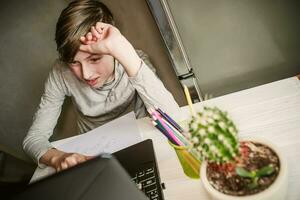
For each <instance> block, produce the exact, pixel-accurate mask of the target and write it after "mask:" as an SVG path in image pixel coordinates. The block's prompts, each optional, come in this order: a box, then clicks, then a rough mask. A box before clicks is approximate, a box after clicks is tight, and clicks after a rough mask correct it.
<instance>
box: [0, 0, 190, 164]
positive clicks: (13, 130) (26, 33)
mask: <svg viewBox="0 0 300 200" xmlns="http://www.w3.org/2000/svg"><path fill="white" fill-rule="evenodd" d="M69 2H70V1H69V0H51V1H49V0H26V1H21V0H11V1H6V2H4V1H2V2H1V4H0V27H1V37H0V43H1V49H0V66H1V73H0V81H1V83H0V96H1V98H0V106H1V112H0V150H3V149H5V150H6V151H9V152H11V153H13V154H16V155H18V156H21V157H22V158H24V159H26V158H27V157H26V156H25V154H24V153H23V151H22V140H23V138H24V136H25V135H26V133H27V130H28V129H29V127H30V125H31V123H32V117H33V114H34V112H35V111H36V108H37V106H38V104H39V101H40V96H41V94H42V92H43V88H44V81H45V79H46V78H47V74H48V72H49V70H50V69H51V66H52V63H53V61H54V60H55V58H56V57H57V53H56V45H55V41H54V32H55V24H56V21H57V19H58V17H59V14H60V12H61V11H62V9H63V8H64V7H65V6H66V5H67V4H68V3H69ZM104 2H105V3H107V5H108V7H109V8H110V9H111V10H112V12H113V13H114V15H115V18H116V21H117V24H118V25H119V26H120V29H121V31H122V32H123V33H124V34H125V36H126V37H128V39H129V40H130V42H132V43H133V45H134V46H135V47H136V48H140V49H143V50H144V51H145V52H146V53H148V54H149V56H150V58H151V61H152V62H153V63H154V65H155V67H156V68H157V72H158V75H159V77H160V78H161V79H162V80H163V82H164V83H165V85H166V87H167V88H168V89H169V90H170V91H171V92H172V93H173V95H174V96H175V99H176V100H177V102H178V103H179V104H180V105H184V104H185V99H184V95H183V92H182V90H181V88H180V84H179V82H178V80H177V79H176V77H175V72H174V71H173V69H172V66H171V64H170V62H169V60H168V56H167V54H166V51H165V49H164V48H165V47H164V45H163V42H162V40H161V37H160V34H159V31H158V29H157V27H156V24H155V22H154V20H153V18H152V16H151V13H150V11H149V10H148V7H147V3H146V1H144V0H127V1H119V0H108V1H104ZM75 128H76V127H75V118H74V111H73V108H72V107H71V106H70V101H69V100H67V103H66V104H65V105H64V109H63V113H62V115H61V118H60V119H59V124H58V126H57V128H56V132H57V133H58V134H57V135H56V136H55V137H54V138H55V139H57V138H63V137H67V136H71V135H73V134H74V133H75V132H76V131H75ZM27 159H28V158H27Z"/></svg>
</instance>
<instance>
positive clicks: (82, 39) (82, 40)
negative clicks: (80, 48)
mask: <svg viewBox="0 0 300 200" xmlns="http://www.w3.org/2000/svg"><path fill="white" fill-rule="evenodd" d="M80 42H82V43H84V44H85V43H86V38H85V36H81V37H80Z"/></svg>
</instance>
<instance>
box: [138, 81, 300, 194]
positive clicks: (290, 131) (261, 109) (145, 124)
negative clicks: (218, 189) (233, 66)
mask: <svg viewBox="0 0 300 200" xmlns="http://www.w3.org/2000/svg"><path fill="white" fill-rule="evenodd" d="M203 105H210V106H218V107H220V108H221V109H224V110H227V111H228V112H229V115H230V116H231V117H232V118H233V120H234V121H235V122H236V125H237V127H238V129H239V131H240V133H239V134H240V136H249V135H252V136H254V135H255V136H260V137H265V138H267V139H269V140H271V141H272V142H273V143H275V144H276V145H277V146H278V147H279V148H280V149H281V150H282V151H283V153H284V154H285V155H286V156H287V160H288V167H289V188H288V196H287V199H288V200H297V199H300V190H299V188H300V166H299V165H300V81H299V80H298V79H297V78H296V77H293V78H289V79H284V80H281V81H277V82H273V83H270V84H266V85H262V86H259V87H255V88H251V89H248V90H244V91H240V92H236V93H232V94H229V95H225V96H222V97H219V98H215V99H211V100H208V101H204V102H201V103H197V104H195V108H196V110H197V108H200V107H202V106H203ZM182 115H183V116H182V117H183V118H187V117H188V116H189V111H188V107H183V108H182ZM139 128H140V131H141V132H142V133H143V134H144V137H145V138H152V139H153V141H154V147H155V150H156V153H157V159H158V163H159V170H160V174H161V178H162V181H163V182H165V184H166V190H165V191H164V194H165V198H166V200H183V199H184V200H197V199H199V200H200V199H209V197H208V196H207V194H206V192H205V191H204V189H203V188H202V186H201V182H200V180H192V179H189V178H187V177H186V176H185V175H184V174H183V172H182V170H181V166H180V163H179V161H178V160H177V157H176V153H175V151H174V150H173V149H172V148H171V147H170V145H169V144H168V143H167V142H166V140H165V138H164V137H163V136H162V134H160V133H159V132H158V131H157V130H155V129H154V128H153V127H152V126H151V124H150V123H149V119H143V120H140V121H139ZM297 164H298V165H297Z"/></svg>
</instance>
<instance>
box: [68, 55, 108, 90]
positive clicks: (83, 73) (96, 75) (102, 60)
mask: <svg viewBox="0 0 300 200" xmlns="http://www.w3.org/2000/svg"><path fill="white" fill-rule="evenodd" d="M69 67H70V69H71V71H72V72H73V73H74V75H75V76H76V77H77V78H78V79H80V80H82V81H83V82H85V83H86V84H88V85H89V86H91V87H93V88H99V87H101V86H103V84H104V83H106V82H108V81H110V80H113V78H114V58H113V57H112V56H110V55H99V54H90V53H87V52H83V51H78V52H77V53H76V55H75V57H74V61H73V62H72V63H69Z"/></svg>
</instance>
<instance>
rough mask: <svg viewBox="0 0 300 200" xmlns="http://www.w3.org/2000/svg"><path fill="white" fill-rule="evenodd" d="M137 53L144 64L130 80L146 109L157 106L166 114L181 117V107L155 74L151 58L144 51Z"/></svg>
mask: <svg viewBox="0 0 300 200" xmlns="http://www.w3.org/2000/svg"><path fill="white" fill-rule="evenodd" d="M136 52H137V54H138V56H139V57H140V58H141V59H142V63H141V66H140V68H139V70H138V72H137V74H136V75H135V76H133V77H129V80H130V82H131V84H132V85H133V87H134V88H135V89H136V90H137V92H138V93H139V96H140V97H141V99H142V100H143V102H144V104H145V106H146V108H150V107H153V106H157V107H159V108H161V109H162V110H164V111H165V112H167V113H169V114H172V115H173V116H174V115H175V118H176V117H179V116H178V113H179V106H178V104H177V102H176V101H175V99H174V97H173V95H172V94H171V93H170V92H169V91H168V90H167V89H166V88H165V86H164V84H163V83H162V81H161V80H160V79H159V78H158V77H157V75H156V74H155V72H154V70H153V69H154V67H153V66H152V63H151V62H150V60H149V57H148V56H147V55H146V54H145V53H144V52H143V51H140V50H137V51H136Z"/></svg>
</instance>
